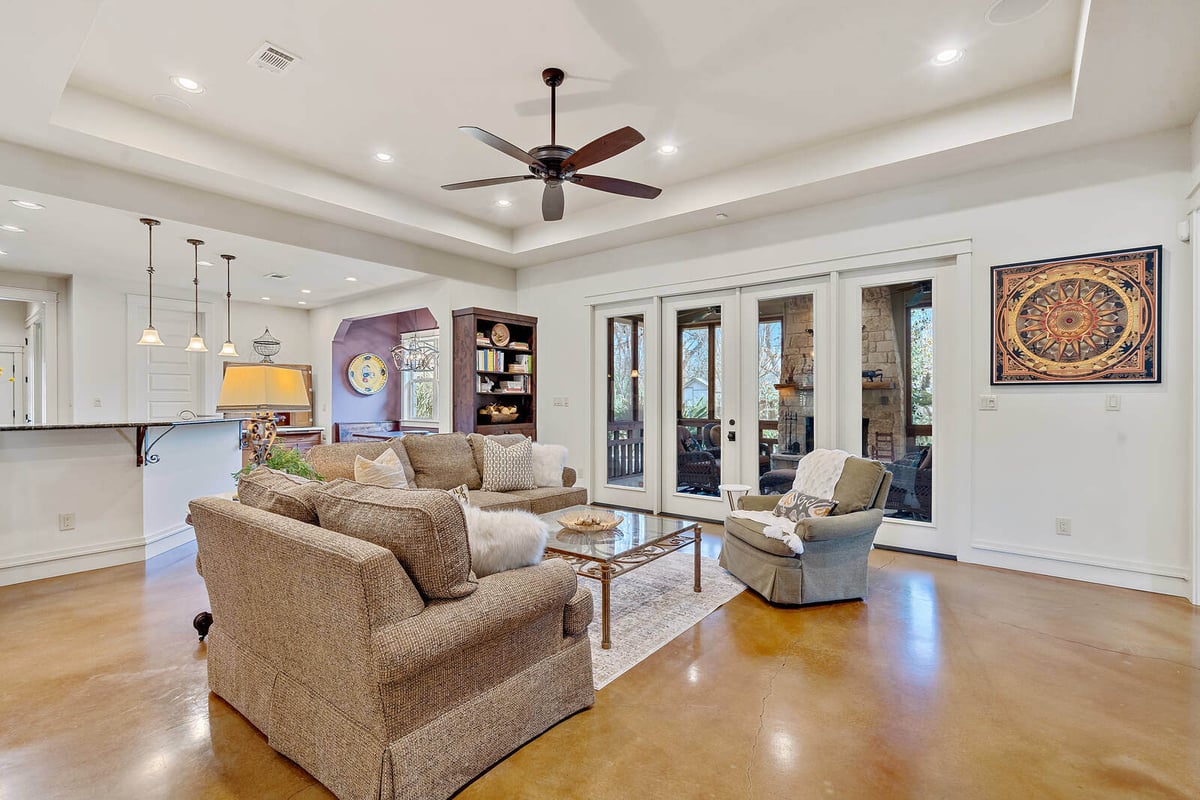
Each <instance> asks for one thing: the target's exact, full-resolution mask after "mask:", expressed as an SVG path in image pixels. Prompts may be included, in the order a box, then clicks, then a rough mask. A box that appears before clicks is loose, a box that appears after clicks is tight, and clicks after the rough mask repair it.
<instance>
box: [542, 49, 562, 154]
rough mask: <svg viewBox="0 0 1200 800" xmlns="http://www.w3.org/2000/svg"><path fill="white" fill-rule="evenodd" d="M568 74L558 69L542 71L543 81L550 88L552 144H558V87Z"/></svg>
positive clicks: (548, 68) (551, 68) (550, 68)
mask: <svg viewBox="0 0 1200 800" xmlns="http://www.w3.org/2000/svg"><path fill="white" fill-rule="evenodd" d="M566 77H567V74H566V73H565V72H563V71H562V70H561V69H559V68H558V67H547V68H546V69H544V70H542V80H543V81H545V83H546V85H547V86H549V87H550V144H552V145H553V144H557V143H558V140H557V139H556V138H555V136H556V133H557V131H556V130H555V121H556V120H557V119H558V87H559V86H562V82H563V79H565V78H566Z"/></svg>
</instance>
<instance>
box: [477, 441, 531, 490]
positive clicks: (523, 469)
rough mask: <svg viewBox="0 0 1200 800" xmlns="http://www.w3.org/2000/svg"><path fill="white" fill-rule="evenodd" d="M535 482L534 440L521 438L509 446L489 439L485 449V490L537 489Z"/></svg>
mask: <svg viewBox="0 0 1200 800" xmlns="http://www.w3.org/2000/svg"><path fill="white" fill-rule="evenodd" d="M536 488H537V485H536V484H535V483H534V482H533V442H532V441H531V440H529V439H524V438H523V439H521V441H520V442H518V443H517V444H511V445H509V446H507V447H505V446H504V445H502V444H500V443H499V442H497V441H494V440H492V439H488V440H487V442H486V443H485V447H484V451H483V491H485V492H515V491H521V490H523V489H536Z"/></svg>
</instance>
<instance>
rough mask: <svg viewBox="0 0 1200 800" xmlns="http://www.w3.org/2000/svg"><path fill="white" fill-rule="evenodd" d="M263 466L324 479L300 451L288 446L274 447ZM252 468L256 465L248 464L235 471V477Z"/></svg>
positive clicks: (302, 476)
mask: <svg viewBox="0 0 1200 800" xmlns="http://www.w3.org/2000/svg"><path fill="white" fill-rule="evenodd" d="M263 466H265V467H270V468H271V469H277V470H279V471H280V472H286V473H288V474H289V475H298V476H300V477H301V478H311V479H312V480H317V481H319V480H324V479H323V478H322V477H321V476H320V475H318V474H317V471H316V470H315V469H313V468H312V465H311V464H309V463H308V461H307V460H305V458H304V456H303V454H301V453H300V451H298V450H292V449H291V448H288V447H272V448H271V451H270V452H269V453H267V460H266V462H264V464H263ZM252 469H254V465H253V464H247V465H246V466H244V467H242V468H241V469H239V470H238V471H237V472H235V473H233V479H234V480H235V481H236V480H237V479H238V478H240V477H242V476H243V475H245V474H246V473H247V472H249V471H250V470H252Z"/></svg>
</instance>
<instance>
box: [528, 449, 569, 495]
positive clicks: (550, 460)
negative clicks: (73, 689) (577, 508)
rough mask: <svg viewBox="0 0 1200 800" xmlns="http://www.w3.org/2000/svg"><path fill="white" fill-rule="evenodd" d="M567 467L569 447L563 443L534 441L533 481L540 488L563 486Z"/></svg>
mask: <svg viewBox="0 0 1200 800" xmlns="http://www.w3.org/2000/svg"><path fill="white" fill-rule="evenodd" d="M566 468H567V448H565V447H563V446H562V445H561V444H539V443H537V442H534V443H533V482H534V483H535V484H537V485H538V487H539V488H541V487H554V488H561V487H562V485H563V470H564V469H566Z"/></svg>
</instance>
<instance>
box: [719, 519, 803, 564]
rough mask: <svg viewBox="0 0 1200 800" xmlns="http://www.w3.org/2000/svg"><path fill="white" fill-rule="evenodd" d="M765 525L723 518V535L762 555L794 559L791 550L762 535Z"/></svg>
mask: <svg viewBox="0 0 1200 800" xmlns="http://www.w3.org/2000/svg"><path fill="white" fill-rule="evenodd" d="M765 527H766V525H764V524H762V523H761V522H755V521H754V520H750V519H741V518H740V517H726V518H725V533H726V535H728V536H732V537H734V538H735V539H741V540H742V541H743V542H745V543H746V544H748V545H750V546H751V547H753V548H755V549H757V550H762V551H763V552H764V553H770V554H771V555H773V556H780V557H781V558H795V557H796V554H795V553H794V552H792V548H790V547H788V546H787V545H786V544H784V543H783V542H782V541H781V540H779V539H771V538H770V537H767V536H764V535H763V528H765Z"/></svg>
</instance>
